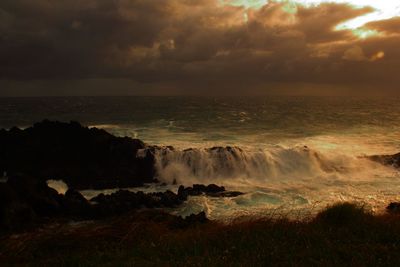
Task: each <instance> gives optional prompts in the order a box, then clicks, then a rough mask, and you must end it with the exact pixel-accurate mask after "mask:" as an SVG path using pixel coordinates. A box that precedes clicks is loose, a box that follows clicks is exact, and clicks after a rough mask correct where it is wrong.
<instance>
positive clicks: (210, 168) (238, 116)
mask: <svg viewBox="0 0 400 267" xmlns="http://www.w3.org/2000/svg"><path fill="white" fill-rule="evenodd" d="M399 100H400V98H396V97H360V96H359V97H347V96H346V97H344V96H340V97H339V96H334V97H330V96H323V97H321V96H256V97H255V96H253V97H238V96H235V97H222V96H220V97H184V96H174V97H166V96H162V97H147V96H128V97H31V98H0V128H10V127H12V126H18V127H21V128H26V127H29V126H31V125H32V124H33V123H35V122H38V121H41V120H43V119H50V120H59V121H66V122H68V121H71V120H73V121H79V122H80V123H82V124H83V125H86V126H89V127H97V128H101V129H105V130H106V131H108V132H110V133H112V134H114V135H116V136H129V137H132V138H139V139H141V140H142V141H144V142H145V143H146V144H148V145H157V146H159V147H160V148H159V149H158V150H157V152H156V163H155V164H156V166H155V167H156V169H157V176H158V179H159V180H160V181H162V182H165V183H166V184H167V185H160V184H158V185H146V186H145V187H143V188H130V189H129V190H132V191H138V190H142V191H146V192H150V191H165V190H174V191H176V190H177V186H178V185H179V184H183V185H185V186H190V185H193V184H197V183H201V184H209V183H215V184H218V185H223V186H225V187H226V189H227V190H232V191H241V192H243V193H245V194H243V195H241V196H238V197H233V198H215V197H207V196H198V197H190V199H189V200H188V201H187V202H186V203H185V204H184V205H182V206H181V207H179V208H176V209H170V210H168V212H171V213H173V214H177V215H181V216H187V215H189V214H191V213H197V212H200V211H205V212H206V214H207V216H208V217H209V218H211V219H215V220H222V221H230V220H236V219H240V218H249V217H252V218H253V217H255V216H256V217H258V216H267V217H270V216H285V217H290V218H294V219H297V218H311V217H312V216H313V215H315V214H316V213H317V212H318V211H320V210H321V209H323V208H325V207H326V206H329V205H333V204H335V203H338V202H344V201H347V202H356V203H359V204H360V205H363V206H364V207H365V208H367V209H369V210H371V211H372V212H375V213H380V212H384V209H385V206H386V205H387V204H388V203H390V202H391V201H400V173H399V171H398V170H396V169H394V168H392V167H388V166H382V165H380V164H378V163H376V162H372V161H370V160H369V159H368V158H367V156H369V155H382V154H394V153H398V152H400V105H399V103H400V102H399ZM167 146H172V147H174V149H171V148H168V147H167ZM51 178H52V177H49V180H51ZM174 182H176V183H177V185H174V184H173V183H174ZM54 184H55V185H54V186H55V187H57V185H58V187H57V188H58V190H60V191H62V190H64V191H65V190H66V189H65V188H63V186H60V184H61V185H63V184H62V182H56V181H54ZM64 187H65V186H64ZM116 190H118V189H116V188H110V189H109V190H104V192H106V193H112V192H114V191H116ZM102 192H103V191H102ZM82 193H83V194H84V196H85V197H87V198H90V197H93V196H95V195H96V194H98V193H100V191H95V190H86V191H83V192H82Z"/></svg>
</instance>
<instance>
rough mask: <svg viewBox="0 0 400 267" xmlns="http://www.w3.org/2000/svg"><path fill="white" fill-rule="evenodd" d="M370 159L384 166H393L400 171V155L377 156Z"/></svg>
mask: <svg viewBox="0 0 400 267" xmlns="http://www.w3.org/2000/svg"><path fill="white" fill-rule="evenodd" d="M368 158H369V159H371V160H373V161H376V162H379V163H381V164H383V165H387V166H393V167H394V168H397V169H400V153H398V154H395V155H375V156H370V157H368Z"/></svg>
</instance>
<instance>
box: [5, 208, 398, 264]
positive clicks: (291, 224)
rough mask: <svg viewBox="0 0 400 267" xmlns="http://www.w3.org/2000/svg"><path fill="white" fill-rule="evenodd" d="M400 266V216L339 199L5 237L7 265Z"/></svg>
mask: <svg viewBox="0 0 400 267" xmlns="http://www.w3.org/2000/svg"><path fill="white" fill-rule="evenodd" d="M21 265H22V266H399V265H400V217H398V216H396V215H389V214H388V215H379V216H374V215H371V214H370V213H368V212H367V211H365V210H364V209H363V208H362V207H360V206H357V205H355V204H349V203H344V204H337V205H334V206H332V207H329V208H327V209H326V210H325V211H323V212H321V213H319V214H318V216H317V217H316V218H314V219H312V220H309V221H304V222H298V221H297V222H296V221H289V220H285V219H284V220H268V219H263V220H256V221H250V222H249V221H247V222H237V223H232V224H230V225H223V224H219V223H216V222H209V223H205V224H197V225H192V226H190V227H187V228H184V229H178V228H175V227H173V225H171V223H170V222H169V221H168V219H165V218H164V217H163V216H161V215H157V214H156V213H154V214H150V215H149V214H147V215H143V214H141V215H138V214H131V215H127V216H124V217H119V218H114V219H110V220H108V221H101V222H87V223H81V224H77V225H74V224H68V223H65V222H64V223H61V222H58V223H52V224H50V225H48V226H46V227H43V228H40V229H36V230H33V231H30V232H27V233H22V234H13V235H6V236H3V237H2V238H1V239H0V266H21Z"/></svg>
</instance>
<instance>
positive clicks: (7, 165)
mask: <svg viewBox="0 0 400 267" xmlns="http://www.w3.org/2000/svg"><path fill="white" fill-rule="evenodd" d="M0 147H1V150H0V173H3V172H4V171H7V173H8V174H9V175H10V176H12V175H15V174H18V173H25V174H28V175H30V176H33V177H35V178H36V179H38V180H42V181H45V180H47V179H56V180H63V181H65V182H66V183H67V184H68V186H69V187H72V188H75V189H78V190H82V189H105V188H114V187H133V186H141V185H143V184H144V183H151V182H153V179H154V173H155V170H154V153H153V152H152V151H146V153H144V155H141V156H139V155H138V153H137V152H138V151H139V150H143V149H145V145H144V143H143V142H142V141H140V140H137V139H131V138H128V137H115V136H113V135H111V134H109V133H107V132H106V131H104V130H100V129H96V128H91V129H89V128H87V127H83V126H81V125H80V124H79V123H77V122H70V123H62V122H53V121H48V120H45V121H43V122H40V123H36V124H35V125H34V126H33V127H30V128H27V129H25V130H21V129H18V128H15V127H14V128H12V129H10V130H8V131H6V130H2V131H0Z"/></svg>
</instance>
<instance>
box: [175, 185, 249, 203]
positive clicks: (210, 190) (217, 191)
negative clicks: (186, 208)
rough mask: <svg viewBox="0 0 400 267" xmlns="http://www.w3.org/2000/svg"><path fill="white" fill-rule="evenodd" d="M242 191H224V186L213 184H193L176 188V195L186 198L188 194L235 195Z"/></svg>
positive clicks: (240, 193)
mask: <svg viewBox="0 0 400 267" xmlns="http://www.w3.org/2000/svg"><path fill="white" fill-rule="evenodd" d="M242 194H243V193H242V192H237V191H226V190H225V187H223V186H218V185H215V184H209V185H207V186H206V185H202V184H194V185H193V187H184V186H182V185H181V186H180V187H179V189H178V196H179V197H180V198H181V199H184V200H186V199H187V197H188V196H200V195H207V196H211V197H237V196H239V195H242Z"/></svg>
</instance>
